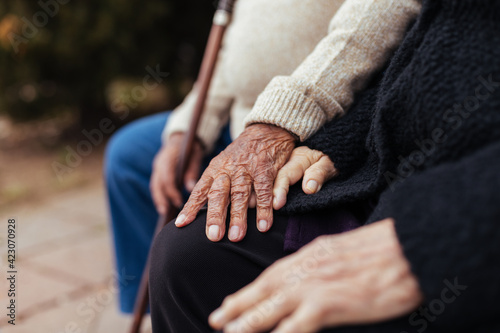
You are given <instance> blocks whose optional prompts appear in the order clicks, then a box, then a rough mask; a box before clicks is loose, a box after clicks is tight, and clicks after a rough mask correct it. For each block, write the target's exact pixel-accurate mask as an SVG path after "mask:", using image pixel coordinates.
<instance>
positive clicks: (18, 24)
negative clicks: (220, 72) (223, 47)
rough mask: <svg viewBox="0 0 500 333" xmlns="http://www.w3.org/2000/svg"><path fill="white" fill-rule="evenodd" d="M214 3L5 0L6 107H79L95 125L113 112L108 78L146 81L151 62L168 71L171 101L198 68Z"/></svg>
mask: <svg viewBox="0 0 500 333" xmlns="http://www.w3.org/2000/svg"><path fill="white" fill-rule="evenodd" d="M213 11H214V6H213V3H212V2H211V1H206V0H148V1H141V0H40V1H35V0H3V1H1V2H0V91H1V92H2V94H0V114H8V115H9V116H10V117H11V118H13V119H15V120H27V119H35V118H38V117H46V116H50V115H52V114H54V113H58V112H75V113H77V114H78V115H79V117H80V118H79V119H80V122H79V123H80V126H81V127H88V126H94V125H95V124H96V123H97V122H98V121H99V119H102V118H103V117H105V116H109V115H110V110H109V109H110V108H109V105H108V104H109V103H107V101H106V89H107V88H108V87H109V85H110V84H112V83H113V82H114V81H116V80H117V79H120V78H127V79H129V78H136V79H137V80H138V81H137V82H141V80H142V78H143V77H144V76H145V75H147V71H146V67H147V66H149V67H151V68H155V67H156V66H159V67H160V68H161V71H162V72H168V73H169V76H168V78H167V79H165V80H164V81H163V82H162V85H165V86H166V88H168V90H169V92H170V96H171V98H169V102H168V104H169V105H167V107H173V106H175V104H176V103H178V102H179V100H180V99H181V98H182V95H183V94H184V93H185V87H186V86H188V85H186V84H185V83H186V82H192V80H193V78H194V77H195V75H196V72H197V69H198V66H199V63H200V61H201V57H202V54H203V48H204V46H205V42H206V38H207V36H208V32H209V29H210V24H211V16H212V14H213ZM183 88H184V89H183ZM162 107H165V106H164V105H163V106H162ZM151 111H159V110H151Z"/></svg>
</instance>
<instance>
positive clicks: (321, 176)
mask: <svg viewBox="0 0 500 333" xmlns="http://www.w3.org/2000/svg"><path fill="white" fill-rule="evenodd" d="M336 175H337V169H335V166H334V165H333V162H332V161H331V160H330V158H329V157H328V156H327V155H325V154H323V153H322V152H320V151H318V150H313V149H310V148H308V147H297V148H295V149H294V150H293V152H292V156H290V160H288V162H287V163H286V164H285V165H284V166H283V167H282V168H281V169H280V171H279V172H278V176H277V177H276V180H275V181H274V189H273V195H274V200H273V207H274V209H276V210H278V209H280V208H282V207H283V206H284V205H285V204H286V196H287V194H288V190H289V188H290V186H292V185H294V184H295V183H297V182H298V181H299V180H300V179H302V190H303V191H304V193H306V194H312V193H316V192H318V191H319V190H320V189H321V187H322V186H323V184H324V183H325V182H326V181H328V180H330V179H331V178H333V177H334V176H336Z"/></svg>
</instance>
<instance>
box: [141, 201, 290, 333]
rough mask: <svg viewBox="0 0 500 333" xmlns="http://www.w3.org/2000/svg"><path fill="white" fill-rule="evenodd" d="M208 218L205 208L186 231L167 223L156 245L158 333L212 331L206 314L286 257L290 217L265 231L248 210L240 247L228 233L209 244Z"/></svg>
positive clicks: (154, 314) (154, 315)
mask: <svg viewBox="0 0 500 333" xmlns="http://www.w3.org/2000/svg"><path fill="white" fill-rule="evenodd" d="M228 215H229V214H228ZM205 219H206V210H203V211H202V212H200V214H199V215H198V217H197V219H196V220H195V221H194V222H192V223H191V224H190V225H188V226H186V227H184V228H182V229H179V228H177V227H176V226H175V225H174V224H173V223H169V224H168V225H167V226H166V227H165V228H164V229H163V230H162V231H161V232H160V234H159V235H158V236H157V237H156V239H155V241H154V244H153V248H152V257H151V270H150V299H151V319H152V323H153V332H155V333H167V332H171V333H179V332H188V333H191V332H193V333H194V332H213V330H212V329H211V328H210V326H209V325H208V316H209V314H210V313H211V312H212V311H213V310H215V309H216V308H217V307H219V306H220V305H221V303H222V300H223V299H224V297H225V296H227V295H229V294H232V293H234V292H236V291H238V290H239V289H241V288H242V287H244V286H245V285H247V284H249V283H250V282H252V281H253V280H254V279H255V278H256V277H257V276H258V275H259V274H260V273H261V272H262V271H263V270H264V269H265V268H266V267H268V266H270V265H271V264H272V263H273V262H274V261H276V260H277V259H280V258H282V257H283V256H285V255H286V253H284V251H283V238H284V234H285V229H286V224H287V221H288V218H286V217H283V216H277V215H275V217H274V223H273V226H272V227H271V229H270V230H269V231H268V232H266V233H261V232H260V231H258V230H257V227H256V222H255V220H256V216H255V210H249V211H248V229H247V235H246V237H245V238H244V239H243V240H242V241H241V242H238V243H232V242H230V241H229V240H228V239H227V233H226V237H224V239H223V240H221V241H220V242H217V243H213V242H211V241H209V240H208V239H207V237H206V236H205V221H206V220H205ZM227 229H228V227H226V230H227Z"/></svg>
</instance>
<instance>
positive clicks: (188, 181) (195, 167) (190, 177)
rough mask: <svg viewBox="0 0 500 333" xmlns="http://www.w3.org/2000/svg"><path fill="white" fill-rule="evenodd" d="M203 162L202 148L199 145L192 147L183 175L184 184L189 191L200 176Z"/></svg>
mask: <svg viewBox="0 0 500 333" xmlns="http://www.w3.org/2000/svg"><path fill="white" fill-rule="evenodd" d="M202 162H203V150H202V149H201V147H200V146H199V145H195V146H194V147H193V153H192V154H191V158H190V159H189V164H188V167H187V170H186V173H185V175H184V186H185V187H186V190H188V191H189V192H191V191H193V189H194V187H195V185H196V182H197V181H198V178H199V177H200V170H201V164H202Z"/></svg>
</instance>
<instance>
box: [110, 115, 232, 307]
mask: <svg viewBox="0 0 500 333" xmlns="http://www.w3.org/2000/svg"><path fill="white" fill-rule="evenodd" d="M169 115H170V112H162V113H158V114H154V115H151V116H148V117H144V118H142V119H139V120H137V121H134V122H132V123H130V124H128V125H127V126H125V127H123V128H122V129H120V130H119V131H118V132H116V133H115V134H114V135H113V136H112V137H111V139H110V141H109V142H108V146H107V149H106V154H105V164H104V174H105V181H106V188H107V194H108V203H109V211H110V214H111V224H112V232H113V239H114V249H115V256H116V261H115V262H116V274H117V276H118V281H119V282H118V284H119V292H120V309H121V311H122V312H124V313H132V312H133V309H134V303H135V298H136V295H137V290H138V288H139V283H140V280H141V276H142V272H143V269H144V266H145V263H146V259H147V255H148V252H149V248H150V245H151V242H152V239H153V233H154V229H155V226H156V222H157V220H158V213H157V212H156V209H155V206H154V204H153V200H152V198H151V193H150V191H149V179H150V177H151V172H152V163H153V158H154V157H155V155H156V153H157V152H158V151H159V150H160V147H161V144H162V142H161V133H162V131H163V128H164V127H165V124H166V122H167V121H168V117H169ZM229 143H231V138H230V135H229V128H228V127H226V128H225V129H224V131H223V132H222V134H221V137H220V138H219V141H218V142H217V145H216V149H215V151H214V153H213V154H211V155H210V156H207V158H206V160H205V162H204V167H206V166H207V165H208V162H209V161H210V159H211V158H213V157H214V156H216V155H217V154H218V153H219V152H220V151H222V150H223V149H224V148H225V147H226V146H227V145H228V144H229Z"/></svg>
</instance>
